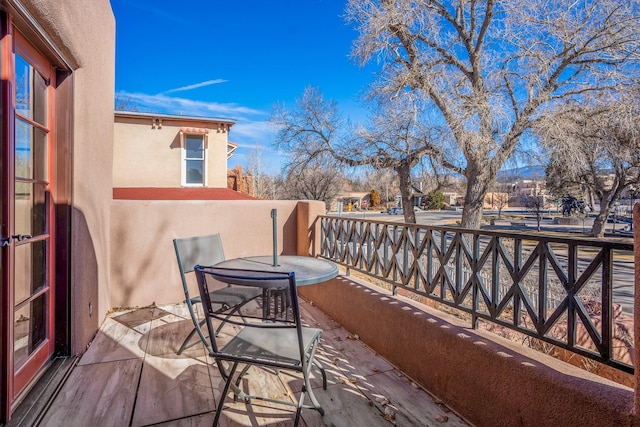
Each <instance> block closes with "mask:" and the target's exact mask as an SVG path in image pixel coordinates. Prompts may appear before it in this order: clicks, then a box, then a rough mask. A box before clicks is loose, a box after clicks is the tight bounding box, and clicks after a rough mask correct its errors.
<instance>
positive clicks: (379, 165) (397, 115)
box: [272, 88, 441, 223]
mask: <svg viewBox="0 0 640 427" xmlns="http://www.w3.org/2000/svg"><path fill="white" fill-rule="evenodd" d="M378 101H380V103H379V104H377V105H376V106H375V115H374V117H373V119H372V120H371V123H370V124H369V126H368V127H364V126H361V127H359V128H351V127H349V126H347V124H346V123H345V122H344V121H343V120H342V118H341V116H340V115H339V113H338V108H337V105H336V104H335V103H334V102H333V101H325V99H324V97H323V96H322V94H320V92H319V91H318V90H317V89H315V88H307V89H305V91H304V94H303V95H302V98H301V99H300V100H298V102H297V105H296V107H295V108H294V109H291V110H287V109H286V108H285V107H283V106H279V107H276V109H275V112H274V115H273V117H272V123H274V124H275V126H276V127H277V128H278V134H277V137H276V144H277V145H278V146H279V147H281V148H286V149H288V150H289V151H290V152H291V153H293V154H294V156H295V158H296V159H298V161H299V162H300V163H299V165H302V164H304V163H306V162H309V161H312V160H313V159H315V158H317V157H318V156H323V155H330V156H332V157H333V158H334V159H336V160H337V161H339V162H341V163H343V164H345V165H348V166H371V167H373V168H374V169H393V170H394V171H395V172H396V174H397V175H398V178H399V181H400V184H399V187H400V194H401V196H402V204H403V207H404V219H405V221H406V222H408V223H415V222H416V218H415V212H414V210H413V203H412V200H411V194H412V192H411V170H412V168H413V167H414V166H416V165H417V164H418V162H419V161H420V159H421V158H422V157H423V156H425V155H436V153H439V152H440V151H441V149H440V148H439V147H438V146H436V145H435V144H434V142H433V138H432V135H431V134H430V129H425V128H424V126H423V123H424V122H425V121H424V120H423V119H422V111H424V110H423V109H422V108H419V107H420V106H419V104H418V103H416V102H415V99H414V98H413V97H411V96H397V97H395V98H394V99H391V100H383V99H381V100H378ZM299 165H298V166H299Z"/></svg>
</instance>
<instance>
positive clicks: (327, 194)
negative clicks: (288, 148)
mask: <svg viewBox="0 0 640 427" xmlns="http://www.w3.org/2000/svg"><path fill="white" fill-rule="evenodd" d="M342 175H343V173H342V171H341V170H340V168H339V166H338V165H337V164H336V162H335V161H333V160H332V159H330V158H328V157H327V156H324V157H322V156H320V157H316V158H315V159H314V160H312V161H310V162H306V163H305V164H304V166H303V167H300V166H298V167H290V168H288V169H287V175H286V178H285V179H284V181H283V182H282V184H281V185H282V187H281V189H280V190H281V195H282V197H283V198H285V199H292V200H321V201H323V202H325V204H326V207H327V209H329V207H330V205H331V203H332V202H333V201H334V200H335V199H336V196H337V195H338V193H339V191H340V188H341V186H340V184H341V181H342Z"/></svg>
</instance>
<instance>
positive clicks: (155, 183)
mask: <svg viewBox="0 0 640 427" xmlns="http://www.w3.org/2000/svg"><path fill="white" fill-rule="evenodd" d="M152 116H153V115H151V114H150V115H149V117H146V116H143V117H136V118H131V117H122V116H121V115H116V116H115V124H114V137H113V140H114V147H113V159H114V160H113V186H114V187H174V188H179V187H180V186H181V185H182V166H183V160H182V157H181V156H182V145H181V140H180V138H181V137H180V129H181V128H183V127H186V128H204V129H208V130H209V133H208V134H207V136H206V144H207V149H206V168H205V170H206V175H207V177H206V186H207V187H212V188H215V187H217V188H226V187H227V142H228V135H229V132H227V131H226V130H225V131H220V130H218V128H219V127H220V126H221V124H220V123H214V122H212V121H197V120H187V119H185V120H179V119H174V118H166V117H165V118H163V119H162V126H161V127H157V126H151V117H152ZM140 159H144V161H141V160H140Z"/></svg>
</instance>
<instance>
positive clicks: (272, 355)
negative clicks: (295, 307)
mask: <svg viewBox="0 0 640 427" xmlns="http://www.w3.org/2000/svg"><path fill="white" fill-rule="evenodd" d="M320 334H322V329H316V328H302V342H303V348H304V352H305V353H306V352H307V351H308V350H309V349H310V348H311V346H312V345H313V343H314V341H315V340H317V339H318V337H320ZM220 352H221V353H224V354H225V355H227V356H228V355H231V356H235V357H237V358H239V359H243V358H250V359H252V360H253V361H254V362H259V361H265V362H277V363H290V364H293V365H297V366H300V365H301V361H300V348H299V347H298V337H297V331H296V330H295V329H273V328H271V329H259V328H244V329H243V330H241V331H240V332H239V333H238V334H237V335H236V336H234V337H233V338H232V339H231V341H229V342H228V343H227V344H226V345H225V346H224V347H223V348H222V349H221V350H220ZM214 356H215V355H214ZM221 358H223V359H224V356H221Z"/></svg>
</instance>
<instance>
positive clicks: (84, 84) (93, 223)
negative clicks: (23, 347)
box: [22, 0, 115, 353]
mask: <svg viewBox="0 0 640 427" xmlns="http://www.w3.org/2000/svg"><path fill="white" fill-rule="evenodd" d="M22 3H23V4H24V5H25V7H26V8H27V9H28V10H29V11H30V12H31V14H32V15H33V16H34V17H35V18H36V20H37V21H38V22H39V23H40V25H41V26H42V27H43V29H44V30H45V32H46V33H47V34H48V35H49V36H50V38H51V39H52V40H53V42H54V43H55V44H56V46H57V47H58V48H59V49H60V51H61V52H62V53H63V54H64V55H66V56H67V58H68V59H69V60H70V62H71V65H72V66H73V68H74V70H73V71H74V73H73V111H72V114H73V118H72V123H73V184H72V185H73V190H72V197H73V202H72V204H73V207H72V209H73V214H72V230H71V235H72V237H71V244H72V250H73V253H72V254H71V260H72V261H71V295H72V303H71V304H72V340H73V342H72V347H73V348H72V351H73V352H74V353H78V352H80V351H83V350H84V348H85V346H86V344H87V343H88V342H89V341H90V339H91V338H92V337H93V334H94V333H95V331H96V329H97V327H98V323H99V321H100V320H102V319H103V318H104V315H105V313H106V312H107V310H108V309H109V304H108V298H107V294H106V293H105V292H103V291H104V290H106V289H107V288H108V286H107V284H108V282H109V267H108V266H109V224H110V209H109V206H110V201H111V191H112V190H111V175H112V163H111V161H112V160H111V159H112V146H113V102H114V101H113V99H114V86H115V19H114V16H113V12H112V11H111V5H110V3H109V1H108V0H94V1H91V2H87V1H85V0H65V1H62V2H61V1H50V0H24V1H23V2H22Z"/></svg>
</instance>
